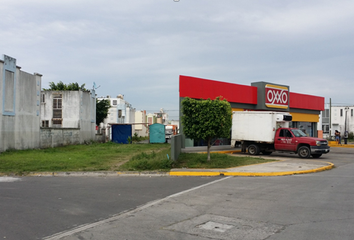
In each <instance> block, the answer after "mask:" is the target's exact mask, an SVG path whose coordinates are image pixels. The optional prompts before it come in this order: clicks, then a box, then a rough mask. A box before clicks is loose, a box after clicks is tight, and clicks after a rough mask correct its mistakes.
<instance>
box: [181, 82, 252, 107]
mask: <svg viewBox="0 0 354 240" xmlns="http://www.w3.org/2000/svg"><path fill="white" fill-rule="evenodd" d="M179 96H180V97H190V98H195V99H208V98H210V99H215V98H216V97H219V96H222V97H223V98H225V99H226V100H227V101H228V102H234V103H247V104H257V88H256V87H251V86H245V85H239V84H233V83H225V82H219V81H214V80H207V79H202V78H195V77H188V76H180V77H179Z"/></svg>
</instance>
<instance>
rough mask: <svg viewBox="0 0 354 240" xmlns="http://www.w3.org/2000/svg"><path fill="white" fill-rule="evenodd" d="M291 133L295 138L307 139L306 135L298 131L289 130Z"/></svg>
mask: <svg viewBox="0 0 354 240" xmlns="http://www.w3.org/2000/svg"><path fill="white" fill-rule="evenodd" d="M291 132H292V133H293V134H294V135H295V137H307V135H306V134H305V133H304V132H303V131H301V130H300V129H291Z"/></svg>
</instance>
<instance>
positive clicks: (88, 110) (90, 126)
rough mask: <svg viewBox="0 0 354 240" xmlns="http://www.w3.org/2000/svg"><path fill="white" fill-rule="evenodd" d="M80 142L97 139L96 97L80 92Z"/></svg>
mask: <svg viewBox="0 0 354 240" xmlns="http://www.w3.org/2000/svg"><path fill="white" fill-rule="evenodd" d="M79 109H80V124H79V127H80V142H81V143H84V142H88V141H95V139H96V136H95V135H96V97H95V93H94V92H92V93H90V92H82V91H80V108H79Z"/></svg>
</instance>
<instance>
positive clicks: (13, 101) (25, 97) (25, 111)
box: [0, 55, 42, 152]
mask: <svg viewBox="0 0 354 240" xmlns="http://www.w3.org/2000/svg"><path fill="white" fill-rule="evenodd" d="M41 81H42V75H40V74H38V73H34V74H30V73H26V72H24V71H21V67H18V66H17V65H16V59H15V58H12V57H9V56H6V55H3V58H2V59H1V60H0V92H1V97H0V98H1V103H0V113H1V114H0V152H3V151H6V150H7V149H29V148H38V147H40V143H39V139H40V128H39V125H40V91H41Z"/></svg>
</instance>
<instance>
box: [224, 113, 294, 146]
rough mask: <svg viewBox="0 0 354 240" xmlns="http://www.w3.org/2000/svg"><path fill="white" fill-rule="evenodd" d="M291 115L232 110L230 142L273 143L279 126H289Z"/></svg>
mask: <svg viewBox="0 0 354 240" xmlns="http://www.w3.org/2000/svg"><path fill="white" fill-rule="evenodd" d="M291 119H292V117H291V115H290V114H289V113H287V112H269V111H267V112H260V111H254V112H253V111H250V112H249V111H245V112H233V116H232V134H231V144H232V145H234V144H235V142H237V141H255V142H266V143H274V135H275V131H276V129H278V128H279V127H289V121H291Z"/></svg>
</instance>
